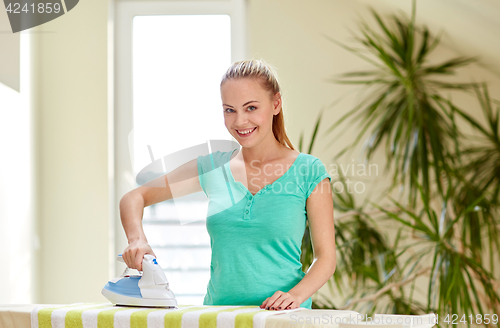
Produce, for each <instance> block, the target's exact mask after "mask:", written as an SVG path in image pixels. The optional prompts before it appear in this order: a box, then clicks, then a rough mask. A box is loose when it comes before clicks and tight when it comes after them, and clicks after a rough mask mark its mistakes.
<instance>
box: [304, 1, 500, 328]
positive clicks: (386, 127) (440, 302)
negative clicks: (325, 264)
mask: <svg viewBox="0 0 500 328" xmlns="http://www.w3.org/2000/svg"><path fill="white" fill-rule="evenodd" d="M412 4H413V11H412V18H411V20H408V19H404V18H399V17H397V16H395V15H393V16H390V19H387V20H386V19H383V18H382V17H380V16H379V15H378V14H377V13H376V12H375V11H374V10H373V9H370V10H371V12H372V15H373V17H374V19H375V22H376V24H377V28H378V32H376V31H375V29H372V28H370V27H369V26H368V24H367V23H364V22H363V23H361V25H360V31H361V36H360V37H356V38H355V39H356V40H357V41H358V42H359V44H360V45H361V46H362V47H363V48H364V49H363V50H360V49H355V48H354V47H350V46H347V45H344V44H342V43H340V42H339V41H337V40H334V39H332V38H330V37H328V36H326V38H327V39H329V40H331V41H332V42H334V43H335V44H337V45H339V46H341V47H342V48H344V49H346V50H348V51H350V52H351V53H353V54H354V55H356V56H358V57H360V58H362V59H364V60H366V61H367V62H368V63H369V64H371V65H373V66H374V67H373V69H371V70H366V71H356V72H346V73H341V74H338V76H337V77H336V78H334V79H332V80H331V81H332V82H334V83H341V84H352V85H357V86H361V87H363V86H364V87H366V88H367V90H370V93H368V92H367V93H366V94H367V95H366V97H364V98H362V99H360V101H359V104H358V105H357V106H355V107H354V108H352V109H350V110H349V111H348V112H347V113H346V114H344V115H343V116H342V117H341V118H340V119H338V120H336V121H335V122H332V123H331V124H330V126H329V127H327V129H326V134H329V133H332V132H334V131H335V130H336V129H337V128H338V126H339V125H340V124H341V123H343V122H346V121H347V120H350V124H349V125H350V126H356V127H357V131H358V132H359V133H358V134H357V136H356V138H354V140H353V141H352V143H350V144H349V145H348V146H346V147H345V148H343V149H341V150H339V151H338V152H336V153H335V154H334V160H337V159H338V158H340V157H341V156H342V155H343V154H345V153H346V152H347V151H348V150H352V149H353V148H354V147H356V146H357V144H358V143H359V142H360V141H362V140H364V143H363V148H362V152H363V155H364V161H365V163H368V162H369V161H370V159H371V158H372V157H373V155H374V153H375V152H376V151H377V150H379V149H380V150H383V151H384V152H385V159H386V162H387V164H386V165H387V167H386V168H393V170H392V176H391V177H390V179H391V186H390V188H389V190H388V191H387V193H386V194H385V196H386V199H388V200H389V201H390V205H386V204H382V202H381V201H377V202H372V201H365V202H364V203H363V204H362V205H358V204H356V202H355V197H353V195H352V194H350V193H349V192H346V190H347V186H346V179H345V177H344V176H343V175H342V172H339V173H340V176H339V177H338V178H337V179H333V180H332V183H333V187H335V186H338V187H341V186H343V187H344V189H343V190H344V192H338V191H337V190H336V188H333V190H334V193H333V201H334V208H335V209H336V211H337V212H339V213H342V214H341V215H340V216H336V217H335V240H336V243H337V269H336V272H335V275H334V277H333V278H334V279H333V283H334V285H333V284H330V289H331V291H332V293H338V294H340V295H341V296H342V299H343V303H342V304H341V305H340V306H336V305H335V304H333V302H332V301H331V300H328V299H325V300H323V301H322V302H321V303H323V304H326V305H323V306H326V307H327V308H339V309H355V310H356V309H357V310H363V311H365V313H368V314H370V313H374V312H377V311H378V312H382V313H390V312H391V311H392V312H393V313H399V314H405V313H406V314H417V313H428V312H435V313H437V314H439V315H440V316H443V315H446V314H447V313H456V314H458V315H459V316H460V317H461V315H462V314H465V315H467V316H468V315H469V314H474V313H495V311H498V309H499V307H500V297H499V294H498V293H499V291H500V283H499V282H498V274H496V275H495V273H494V270H493V269H494V267H495V265H497V263H498V261H499V260H500V231H499V228H500V222H499V221H500V219H499V218H500V215H499V214H500V210H499V208H500V132H499V131H500V101H498V100H495V99H491V98H490V95H489V92H488V89H487V86H486V84H485V83H481V84H477V83H466V82H443V81H439V77H448V76H451V75H454V74H455V71H456V69H457V68H459V67H462V66H465V65H468V64H470V63H472V62H474V61H476V58H475V57H472V58H465V57H457V58H452V59H449V60H446V61H443V62H442V63H437V64H436V63H433V64H429V58H430V56H431V52H432V51H433V50H434V49H435V48H436V47H437V45H438V44H439V40H440V37H433V36H431V34H430V33H429V30H428V29H427V28H426V27H419V26H416V25H415V6H416V1H415V0H413V2H412ZM367 52H368V53H369V54H371V56H366V55H365V53H367ZM445 90H458V91H463V92H466V93H468V94H470V95H472V96H475V97H476V98H477V100H478V104H479V106H480V108H481V109H482V112H483V114H484V119H485V120H484V121H485V122H486V123H484V124H483V123H481V122H480V121H479V120H478V118H476V117H475V116H474V117H473V116H472V115H471V114H469V113H471V112H472V111H474V109H467V110H466V109H462V108H459V106H457V105H456V104H454V103H452V102H451V100H449V99H445V98H444V97H443V96H442V95H441V93H442V91H445ZM322 113H323V111H321V112H320V114H319V116H318V119H317V121H316V124H315V127H314V131H313V133H312V137H311V139H310V140H311V141H310V144H309V146H308V147H307V148H308V151H309V152H311V151H312V149H313V144H314V142H315V141H316V140H317V136H318V129H319V125H320V120H321V117H322ZM464 125H468V126H470V127H472V129H473V130H474V132H475V133H476V135H474V136H470V135H467V134H466V133H464V130H465V129H463V128H462V127H463V126H464ZM303 143H304V138H303V134H301V136H300V142H299V148H300V149H302V148H303V147H305V146H304V144H303ZM395 187H400V188H401V190H403V192H406V194H405V196H406V197H407V199H406V202H402V201H397V200H395V199H394V198H392V197H391V196H390V195H389V192H390V191H392V190H393V189H394V188H395ZM403 192H400V196H401V195H403ZM382 224H387V225H388V227H390V228H393V229H397V235H396V237H395V239H394V238H393V239H394V240H393V241H392V240H391V238H388V237H387V236H385V235H384V232H385V229H386V228H384V227H381V225H382ZM307 229H308V228H307ZM306 235H307V236H306ZM306 235H304V244H303V249H302V252H303V253H302V255H303V263H304V268H308V267H309V265H310V264H311V263H312V260H313V254H312V242H311V240H310V238H309V231H308V230H307V231H306ZM419 277H425V278H426V279H425V281H426V284H427V285H426V286H425V288H419V289H416V280H417V279H418V278H419ZM330 283H331V282H330ZM414 292H419V293H423V294H424V295H422V296H424V299H426V304H419V303H417V302H416V301H415V299H414ZM314 307H315V308H321V307H322V306H321V305H319V304H316V303H315V304H314ZM497 326H498V325H497Z"/></svg>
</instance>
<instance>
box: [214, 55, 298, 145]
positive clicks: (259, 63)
mask: <svg viewBox="0 0 500 328" xmlns="http://www.w3.org/2000/svg"><path fill="white" fill-rule="evenodd" d="M242 78H255V79H257V81H258V82H259V84H260V85H261V86H262V87H263V88H264V90H266V91H268V92H269V93H270V97H271V99H272V97H273V96H274V95H275V94H276V93H277V92H280V93H281V89H280V86H279V83H278V75H277V74H276V72H275V70H274V69H273V67H271V65H269V64H267V63H265V62H264V61H263V60H257V59H251V60H241V61H237V62H235V63H233V64H232V65H231V66H230V67H229V68H228V70H227V71H226V73H225V74H224V76H223V77H222V80H221V82H220V86H221V87H222V84H223V83H224V82H226V81H228V80H231V79H242ZM273 134H274V137H275V138H276V140H278V142H279V143H280V144H282V145H284V146H286V147H288V148H290V149H292V150H295V148H294V147H293V145H292V143H291V142H290V139H288V137H287V135H286V131H285V119H284V117H283V107H282V108H281V110H280V112H279V113H278V114H277V115H274V116H273Z"/></svg>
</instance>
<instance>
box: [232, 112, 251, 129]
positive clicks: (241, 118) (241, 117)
mask: <svg viewBox="0 0 500 328" xmlns="http://www.w3.org/2000/svg"><path fill="white" fill-rule="evenodd" d="M234 124H235V125H236V127H240V128H243V127H245V126H246V125H247V124H248V117H247V116H246V115H245V114H236V120H235V121H234Z"/></svg>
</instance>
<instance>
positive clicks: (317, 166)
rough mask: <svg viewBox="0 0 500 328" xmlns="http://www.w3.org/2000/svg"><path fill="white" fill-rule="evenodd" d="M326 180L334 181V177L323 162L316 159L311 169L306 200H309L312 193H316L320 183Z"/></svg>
mask: <svg viewBox="0 0 500 328" xmlns="http://www.w3.org/2000/svg"><path fill="white" fill-rule="evenodd" d="M325 178H328V179H329V180H330V182H331V181H332V177H331V176H330V174H328V172H327V171H326V167H325V165H324V164H323V163H322V162H321V160H320V159H318V158H316V159H315V160H314V161H313V162H312V163H311V166H310V167H309V172H308V179H307V181H308V188H307V193H306V198H309V196H310V195H311V193H312V192H313V191H314V188H316V186H317V185H318V183H320V182H321V181H323V179H325Z"/></svg>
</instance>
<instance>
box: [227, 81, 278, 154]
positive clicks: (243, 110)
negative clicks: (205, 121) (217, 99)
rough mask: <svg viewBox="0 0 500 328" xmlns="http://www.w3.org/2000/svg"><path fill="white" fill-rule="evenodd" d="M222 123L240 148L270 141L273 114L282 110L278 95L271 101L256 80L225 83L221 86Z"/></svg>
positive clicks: (267, 93) (272, 136)
mask: <svg viewBox="0 0 500 328" xmlns="http://www.w3.org/2000/svg"><path fill="white" fill-rule="evenodd" d="M221 98H222V107H223V111H224V124H225V125H226V128H227V130H228V131H229V133H231V134H232V135H233V137H234V138H235V139H236V140H237V141H238V142H239V143H240V145H241V146H242V147H253V146H255V145H257V144H259V143H261V142H262V141H264V142H268V141H272V139H269V138H274V135H273V133H272V123H273V115H276V114H278V113H279V111H280V110H281V95H280V94H279V93H276V95H275V96H274V97H273V99H271V98H270V96H269V92H267V91H266V90H264V89H263V88H262V87H261V86H260V84H259V83H258V82H257V80H255V79H251V78H243V79H237V80H228V81H226V82H224V83H223V84H222V86H221Z"/></svg>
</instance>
